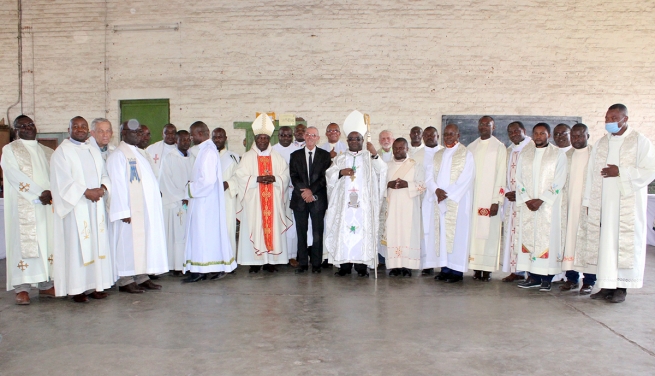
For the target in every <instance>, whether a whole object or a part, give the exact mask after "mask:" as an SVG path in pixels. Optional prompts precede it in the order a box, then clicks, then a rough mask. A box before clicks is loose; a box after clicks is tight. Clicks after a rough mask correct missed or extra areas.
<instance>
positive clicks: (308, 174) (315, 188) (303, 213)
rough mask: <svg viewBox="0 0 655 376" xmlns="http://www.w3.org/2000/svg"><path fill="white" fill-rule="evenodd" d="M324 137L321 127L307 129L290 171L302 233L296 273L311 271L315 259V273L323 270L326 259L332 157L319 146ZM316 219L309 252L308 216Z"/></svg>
mask: <svg viewBox="0 0 655 376" xmlns="http://www.w3.org/2000/svg"><path fill="white" fill-rule="evenodd" d="M319 138H320V136H319V135H318V129H316V128H315V127H308V128H307V130H306V132H305V147H304V148H302V149H299V150H296V151H294V152H293V153H291V158H290V160H289V174H290V175H291V183H292V184H293V193H292V194H291V203H290V205H289V206H290V207H291V209H292V210H293V216H294V218H295V220H296V232H297V234H298V264H299V265H298V268H297V269H296V274H301V273H305V272H306V271H307V270H309V260H308V256H309V258H310V259H311V260H312V273H320V272H321V261H322V259H323V227H324V221H323V218H324V217H325V211H326V210H327V188H326V183H325V171H326V170H327V169H328V167H330V164H331V163H332V160H331V159H330V153H329V152H327V151H325V150H323V149H321V148H318V147H316V144H317V143H318V140H319ZM310 216H311V218H312V236H313V238H314V240H313V242H312V244H311V255H308V251H307V226H308V219H309V217H310Z"/></svg>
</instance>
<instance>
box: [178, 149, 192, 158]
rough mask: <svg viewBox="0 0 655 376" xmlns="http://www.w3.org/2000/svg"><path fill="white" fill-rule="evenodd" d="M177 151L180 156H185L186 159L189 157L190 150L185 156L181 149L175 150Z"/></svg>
mask: <svg viewBox="0 0 655 376" xmlns="http://www.w3.org/2000/svg"><path fill="white" fill-rule="evenodd" d="M175 150H177V152H178V153H180V155H181V156H183V157H184V158H186V157H188V156H189V151H188V150H187V151H186V155H184V153H182V150H180V149H175Z"/></svg>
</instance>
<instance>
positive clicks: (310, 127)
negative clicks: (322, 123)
mask: <svg viewBox="0 0 655 376" xmlns="http://www.w3.org/2000/svg"><path fill="white" fill-rule="evenodd" d="M310 129H316V134H318V135H320V133H319V130H318V128H316V127H315V126H313V125H312V126H309V127H307V129H305V131H308V130H310Z"/></svg>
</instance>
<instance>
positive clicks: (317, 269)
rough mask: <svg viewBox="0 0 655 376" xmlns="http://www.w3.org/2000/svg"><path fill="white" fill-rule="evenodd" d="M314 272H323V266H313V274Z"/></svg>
mask: <svg viewBox="0 0 655 376" xmlns="http://www.w3.org/2000/svg"><path fill="white" fill-rule="evenodd" d="M314 273H316V274H321V267H320V266H319V267H316V268H315V267H313V266H312V274H314Z"/></svg>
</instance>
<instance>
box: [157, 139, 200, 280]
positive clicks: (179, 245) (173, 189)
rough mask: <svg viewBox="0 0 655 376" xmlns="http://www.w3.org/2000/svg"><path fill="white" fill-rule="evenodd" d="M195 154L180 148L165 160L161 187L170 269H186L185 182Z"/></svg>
mask: <svg viewBox="0 0 655 376" xmlns="http://www.w3.org/2000/svg"><path fill="white" fill-rule="evenodd" d="M194 161H195V157H194V156H193V155H191V153H189V152H188V151H187V155H186V156H185V155H184V154H182V152H180V151H179V150H174V151H172V152H170V153H167V154H166V155H165V156H164V158H163V160H162V164H161V166H162V168H161V175H160V176H159V189H160V190H161V195H162V196H161V201H162V209H163V213H164V229H165V230H166V245H167V246H168V267H169V268H170V269H171V270H178V271H182V270H184V262H185V261H186V259H185V258H184V248H185V247H186V241H187V232H186V225H187V223H186V222H187V205H184V204H183V203H182V200H185V199H186V192H187V188H186V185H187V183H188V182H189V181H191V173H192V170H193V162H194Z"/></svg>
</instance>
